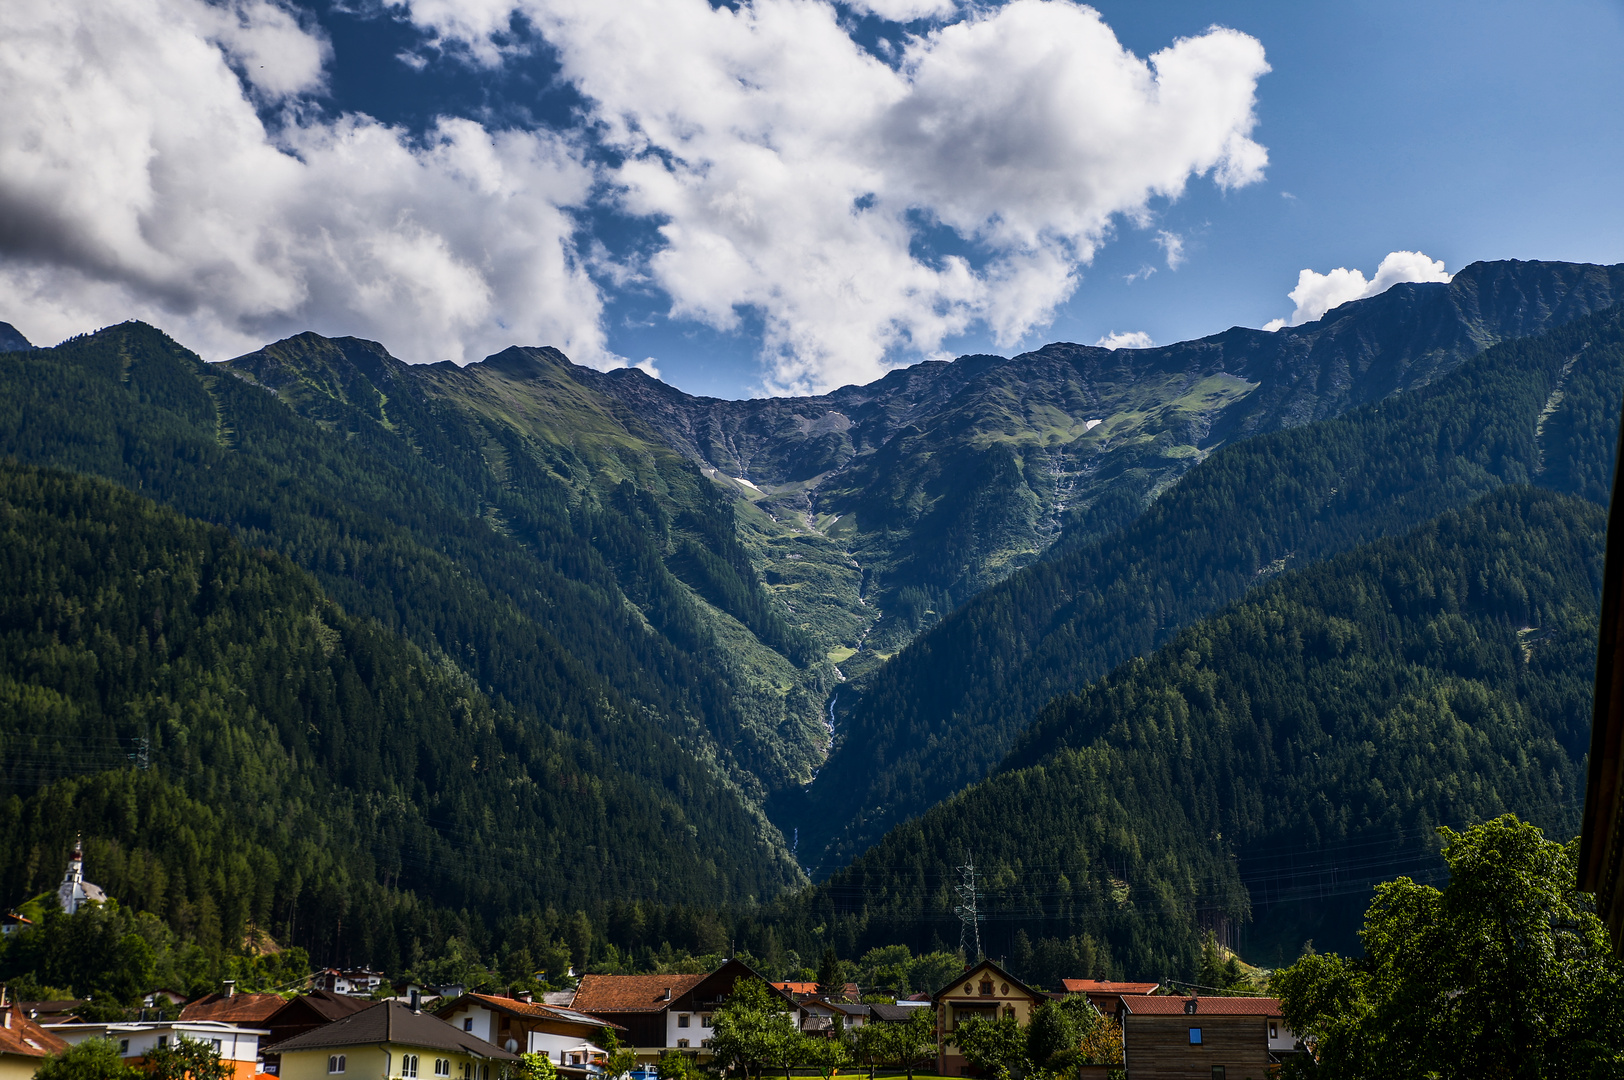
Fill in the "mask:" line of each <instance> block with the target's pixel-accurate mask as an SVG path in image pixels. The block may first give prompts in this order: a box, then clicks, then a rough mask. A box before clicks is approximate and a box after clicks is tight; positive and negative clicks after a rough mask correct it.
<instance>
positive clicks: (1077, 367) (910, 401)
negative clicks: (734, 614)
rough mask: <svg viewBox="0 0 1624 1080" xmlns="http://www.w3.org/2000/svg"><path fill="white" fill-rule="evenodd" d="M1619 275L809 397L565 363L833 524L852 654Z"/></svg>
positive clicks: (780, 501)
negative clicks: (1255, 442) (1170, 489)
mask: <svg viewBox="0 0 1624 1080" xmlns="http://www.w3.org/2000/svg"><path fill="white" fill-rule="evenodd" d="M1621 296H1624V266H1615V267H1601V266H1588V265H1577V264H1572V263H1542V262H1496V263H1474V264H1473V265H1471V266H1469V267H1467V268H1466V269H1464V270H1462V271H1461V272H1460V273H1459V274H1457V275H1456V276H1455V279H1454V281H1453V282H1451V283H1450V284H1447V285H1445V284H1404V285H1397V286H1395V287H1393V288H1392V289H1390V290H1388V291H1387V292H1386V293H1383V294H1382V295H1380V296H1376V297H1372V298H1370V299H1367V300H1361V301H1357V302H1354V303H1350V304H1346V305H1343V306H1342V307H1339V308H1337V309H1335V310H1333V311H1332V312H1330V313H1329V314H1328V315H1327V316H1326V317H1325V318H1323V319H1321V320H1319V321H1318V322H1314V323H1309V324H1306V325H1304V326H1298V327H1290V328H1287V329H1284V330H1281V331H1278V332H1274V333H1268V332H1265V331H1262V330H1252V329H1247V328H1244V327H1236V328H1233V329H1231V330H1227V331H1225V332H1223V333H1221V334H1215V335H1213V336H1211V337H1207V338H1202V339H1200V340H1197V341H1187V342H1180V343H1178V344H1174V345H1168V346H1163V347H1159V348H1153V349H1134V350H1129V349H1122V350H1116V351H1112V350H1107V349H1101V348H1093V347H1089V346H1083V345H1073V344H1065V343H1058V344H1053V345H1048V346H1045V347H1044V348H1042V349H1038V350H1036V351H1034V352H1030V353H1024V354H1022V355H1020V356H1016V357H1013V358H1010V359H1004V358H1002V357H997V356H985V355H976V356H965V357H961V358H959V359H958V360H955V361H953V362H951V363H922V364H918V365H916V366H914V367H911V368H906V369H904V370H900V371H895V372H892V373H891V374H889V375H887V376H886V377H885V378H883V379H880V380H878V381H877V382H874V383H871V384H869V385H867V386H846V387H842V388H840V389H838V390H835V391H833V392H831V393H828V394H823V395H820V396H817V397H800V398H767V399H755V400H748V401H725V400H721V399H717V398H702V397H692V396H689V395H687V394H684V393H683V392H681V391H680V390H677V389H675V388H673V387H670V386H667V385H666V384H664V383H661V382H658V381H657V380H654V379H651V378H650V377H649V376H647V375H645V374H644V373H643V372H641V371H637V370H635V369H627V370H620V371H613V372H608V373H600V372H595V371H588V370H585V369H580V368H577V369H574V374H575V376H576V378H577V379H579V380H581V381H583V382H585V383H587V384H588V385H590V386H592V387H594V388H596V389H598V390H601V391H602V392H603V393H604V394H605V395H607V396H609V397H612V398H614V399H615V400H617V401H618V402H619V403H620V404H621V405H622V406H623V407H624V408H625V409H626V411H627V412H628V413H630V414H632V415H633V416H635V417H636V418H637V419H639V420H642V421H643V422H645V423H646V424H647V426H648V428H649V429H651V430H652V431H654V432H655V433H656V435H657V437H658V438H660V439H661V440H662V441H664V442H665V443H666V444H667V445H668V446H670V447H671V448H672V449H675V450H677V451H679V452H680V453H682V454H684V455H685V456H687V457H689V458H691V459H692V460H694V461H696V462H698V463H699V464H700V465H701V466H703V467H704V468H705V469H706V470H707V471H710V470H714V472H715V474H716V475H718V476H723V477H732V478H736V479H737V480H739V481H742V483H740V484H739V485H738V488H739V491H740V493H741V494H742V495H744V496H745V497H747V498H748V499H750V500H751V501H752V502H754V503H755V504H756V505H757V506H758V507H759V508H761V509H762V510H764V511H766V512H767V513H768V514H769V515H771V516H772V517H773V518H774V519H775V520H777V521H778V522H780V523H790V524H792V525H794V526H797V527H800V528H803V529H805V530H807V531H815V532H818V533H820V534H822V535H824V536H827V537H829V538H831V539H833V540H835V541H837V542H838V543H840V544H842V545H844V547H845V550H846V551H848V552H849V553H850V555H851V558H852V559H853V561H854V562H855V563H856V564H857V566H858V567H859V568H860V569H861V571H862V581H861V585H860V597H861V599H862V600H863V601H864V602H865V606H866V607H867V610H866V611H861V612H858V613H857V615H858V616H859V617H858V618H857V619H856V620H855V621H854V622H853V623H852V625H853V626H856V627H858V635H859V636H858V637H857V638H854V639H852V640H850V641H847V642H845V644H846V645H847V646H848V647H856V648H857V649H858V652H857V654H856V655H855V656H852V657H851V658H850V659H848V660H846V661H845V663H844V667H845V669H846V672H847V673H848V674H857V673H861V672H863V671H865V670H868V669H869V668H870V667H871V666H872V664H873V662H874V661H875V660H876V659H878V658H881V657H883V656H885V655H886V654H887V653H888V652H889V651H892V650H894V649H896V648H899V647H901V646H902V645H903V644H904V643H906V642H907V641H908V640H909V639H911V637H912V636H913V634H915V633H916V632H917V631H918V630H919V629H921V628H922V627H924V626H926V625H929V624H931V623H932V622H934V621H935V620H936V619H937V618H939V617H940V615H941V614H943V613H945V612H946V611H948V610H951V609H952V608H954V607H956V606H957V605H959V604H962V603H964V602H965V601H966V600H968V599H969V598H970V597H972V596H974V595H975V594H976V593H978V592H979V591H981V590H982V589H984V588H986V587H987V586H988V585H991V584H993V583H994V582H996V581H999V580H1001V579H1003V578H1004V577H1007V576H1008V575H1009V574H1010V573H1011V572H1013V571H1014V570H1016V569H1018V568H1020V567H1021V566H1024V565H1027V564H1029V563H1031V562H1032V561H1034V560H1036V559H1037V558H1039V557H1040V556H1041V555H1042V554H1043V553H1044V552H1045V551H1047V550H1049V549H1051V548H1052V547H1054V546H1055V545H1057V544H1058V545H1060V548H1061V549H1062V550H1064V549H1065V548H1068V547H1072V546H1075V545H1076V544H1078V543H1081V542H1085V541H1087V540H1089V539H1091V538H1095V537H1098V536H1101V535H1104V534H1106V533H1108V532H1110V531H1111V530H1113V529H1115V528H1117V527H1120V526H1121V525H1123V524H1125V523H1126V522H1127V521H1130V520H1132V519H1133V518H1134V517H1136V516H1137V515H1138V514H1139V513H1140V512H1141V511H1142V510H1143V508H1144V506H1145V505H1146V504H1147V503H1148V502H1149V500H1151V499H1153V498H1154V497H1155V496H1156V495H1157V494H1158V493H1160V492H1161V491H1162V490H1164V489H1165V488H1166V487H1167V486H1168V485H1169V484H1171V483H1173V482H1175V481H1176V480H1177V479H1178V478H1179V477H1180V476H1182V475H1183V473H1184V472H1185V471H1186V470H1187V469H1189V468H1190V467H1191V466H1192V465H1194V464H1196V463H1197V462H1199V461H1200V460H1201V459H1202V458H1204V457H1205V456H1206V455H1207V454H1209V453H1211V452H1212V451H1213V450H1214V449H1216V448H1218V447H1219V446H1222V445H1224V444H1225V443H1228V442H1230V441H1233V440H1234V439H1237V438H1244V437H1246V436H1249V435H1256V434H1261V433H1264V432H1267V431H1272V430H1277V429H1279V428H1285V427H1293V426H1296V425H1299V424H1304V423H1308V422H1310V421H1313V420H1318V419H1324V418H1326V417H1330V416H1336V415H1339V414H1340V413H1342V412H1344V411H1346V410H1347V409H1349V408H1351V407H1354V406H1357V405H1360V404H1363V403H1365V402H1369V401H1374V400H1379V399H1381V398H1384V397H1387V396H1388V395H1391V394H1395V393H1402V392H1404V391H1406V390H1409V389H1412V388H1414V387H1417V386H1421V385H1425V384H1426V383H1428V382H1430V381H1431V380H1433V379H1435V378H1437V377H1438V376H1439V375H1441V374H1443V373H1445V372H1447V371H1449V370H1451V369H1452V368H1453V367H1455V365H1457V364H1459V363H1460V362H1461V361H1462V360H1464V359H1466V358H1468V357H1470V356H1474V355H1476V354H1477V353H1479V352H1481V351H1482V350H1483V349H1484V348H1486V347H1488V346H1489V345H1492V344H1494V343H1495V342H1498V341H1503V340H1506V339H1509V338H1514V337H1521V336H1526V335H1529V334H1536V333H1540V332H1542V331H1543V330H1544V329H1546V328H1548V327H1551V326H1555V325H1560V324H1562V323H1564V322H1567V321H1569V320H1570V319H1572V318H1574V317H1576V316H1579V315H1583V314H1586V313H1588V312H1590V311H1594V310H1596V309H1598V308H1603V307H1607V306H1609V305H1611V304H1612V303H1614V301H1615V300H1616V299H1618V298H1620V297H1621ZM769 580H771V578H770V577H769ZM844 651H845V650H842V652H844Z"/></svg>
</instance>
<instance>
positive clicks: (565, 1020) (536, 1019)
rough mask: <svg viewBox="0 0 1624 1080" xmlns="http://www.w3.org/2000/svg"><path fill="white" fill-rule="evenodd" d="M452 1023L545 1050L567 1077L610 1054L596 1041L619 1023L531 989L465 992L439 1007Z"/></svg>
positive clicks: (514, 1048)
mask: <svg viewBox="0 0 1624 1080" xmlns="http://www.w3.org/2000/svg"><path fill="white" fill-rule="evenodd" d="M435 1015H436V1016H438V1017H439V1018H440V1019H442V1020H444V1021H445V1022H446V1023H448V1024H450V1025H451V1026H452V1027H455V1028H460V1029H461V1030H463V1031H465V1032H467V1033H469V1034H471V1035H474V1036H477V1037H478V1038H481V1039H484V1040H485V1041H486V1042H489V1043H494V1044H495V1045H497V1046H500V1047H501V1048H502V1049H504V1050H506V1051H508V1052H509V1053H514V1054H521V1053H522V1054H545V1055H546V1056H547V1059H548V1060H549V1061H551V1062H552V1063H553V1064H554V1065H555V1066H557V1067H558V1071H559V1072H561V1073H563V1074H565V1075H566V1076H575V1077H585V1076H586V1075H587V1074H588V1073H589V1072H591V1071H593V1067H594V1066H596V1065H599V1064H601V1063H602V1062H603V1061H605V1060H606V1059H607V1057H608V1055H607V1054H606V1053H605V1051H604V1050H603V1049H602V1048H601V1047H599V1046H598V1045H597V1044H596V1043H595V1042H594V1041H593V1040H595V1039H598V1038H600V1032H601V1031H602V1030H603V1029H604V1028H609V1029H610V1030H612V1031H614V1032H615V1033H616V1038H619V1037H621V1035H623V1034H624V1033H625V1029H624V1028H622V1027H621V1026H620V1025H619V1024H616V1023H612V1022H611V1021H608V1020H605V1019H603V1018H602V1017H598V1016H589V1015H588V1014H586V1013H583V1012H578V1011H576V1010H575V1009H569V1008H564V1007H562V1006H557V1005H546V1004H540V1003H537V1002H536V1001H535V1000H534V999H533V998H532V997H531V996H530V994H529V993H521V994H519V995H517V996H515V997H499V996H497V995H494V994H464V995H463V996H462V997H460V998H458V999H457V1000H456V1001H453V1002H450V1003H448V1004H446V1005H444V1006H442V1007H441V1008H440V1009H438V1010H436V1012H435Z"/></svg>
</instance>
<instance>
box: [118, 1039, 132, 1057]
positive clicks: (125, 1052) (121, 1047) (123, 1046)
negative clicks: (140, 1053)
mask: <svg viewBox="0 0 1624 1080" xmlns="http://www.w3.org/2000/svg"><path fill="white" fill-rule="evenodd" d="M129 1053H130V1040H128V1039H120V1040H119V1041H118V1056H119V1057H128V1056H129Z"/></svg>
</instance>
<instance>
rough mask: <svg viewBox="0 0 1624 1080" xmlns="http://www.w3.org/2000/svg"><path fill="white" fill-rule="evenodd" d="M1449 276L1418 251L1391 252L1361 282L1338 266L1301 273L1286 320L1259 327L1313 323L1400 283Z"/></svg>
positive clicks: (1437, 262)
mask: <svg viewBox="0 0 1624 1080" xmlns="http://www.w3.org/2000/svg"><path fill="white" fill-rule="evenodd" d="M1451 277H1452V275H1450V274H1449V273H1447V272H1446V271H1445V270H1444V264H1443V260H1442V259H1431V258H1428V257H1427V256H1426V255H1423V254H1421V252H1419V251H1394V252H1390V253H1389V254H1388V256H1387V257H1386V258H1385V259H1383V260H1382V261H1381V265H1380V266H1378V267H1377V268H1376V276H1375V277H1373V278H1371V279H1370V280H1368V281H1366V280H1365V275H1364V273H1363V272H1362V271H1359V270H1349V269H1348V268H1347V267H1343V266H1339V267H1337V268H1336V269H1335V270H1332V271H1331V272H1330V273H1328V274H1321V273H1318V272H1317V271H1314V270H1304V271H1302V272H1301V273H1300V274H1298V275H1297V287H1296V288H1295V289H1293V290H1291V292H1289V293H1287V294H1286V295H1287V296H1288V297H1290V298H1291V301H1292V302H1293V303H1294V304H1296V305H1297V308H1296V310H1295V311H1293V312H1292V313H1291V317H1290V318H1289V319H1274V320H1272V321H1271V322H1269V323H1268V324H1267V325H1265V326H1264V327H1263V329H1265V330H1278V329H1280V328H1281V327H1283V326H1300V325H1302V324H1303V323H1305V322H1313V321H1314V320H1315V319H1318V318H1320V317H1321V316H1322V315H1324V314H1325V313H1326V312H1327V311H1330V310H1331V309H1332V308H1335V307H1339V306H1341V305H1343V304H1346V303H1348V302H1349V301H1352V300H1363V299H1364V298H1365V297H1367V296H1375V295H1376V294H1377V293H1383V292H1386V291H1387V290H1388V289H1390V288H1392V287H1393V286H1394V285H1397V284H1398V283H1399V282H1401V281H1442V282H1447V281H1449V280H1450V278H1451Z"/></svg>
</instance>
